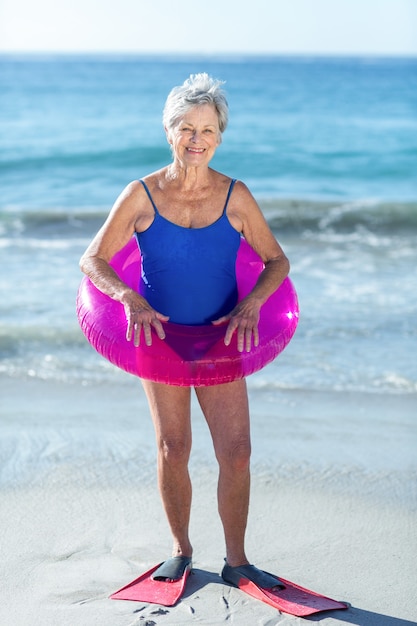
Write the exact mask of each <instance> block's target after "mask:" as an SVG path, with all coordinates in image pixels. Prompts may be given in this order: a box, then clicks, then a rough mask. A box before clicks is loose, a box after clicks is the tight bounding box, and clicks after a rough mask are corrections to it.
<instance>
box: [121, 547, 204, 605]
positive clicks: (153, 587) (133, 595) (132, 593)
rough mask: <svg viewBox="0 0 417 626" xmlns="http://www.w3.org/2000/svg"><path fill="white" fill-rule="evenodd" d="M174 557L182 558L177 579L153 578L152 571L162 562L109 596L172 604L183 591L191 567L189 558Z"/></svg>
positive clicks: (160, 564)
mask: <svg viewBox="0 0 417 626" xmlns="http://www.w3.org/2000/svg"><path fill="white" fill-rule="evenodd" d="M175 558H176V559H182V568H181V569H182V573H181V577H180V578H178V579H177V580H173V581H171V580H166V579H162V580H158V579H155V578H153V574H154V572H156V570H157V569H158V568H160V567H161V566H162V565H163V564H164V563H159V564H158V565H155V566H154V567H152V568H151V569H150V570H148V571H147V572H145V573H144V574H142V575H141V576H139V578H136V579H135V580H133V581H132V582H131V583H129V584H128V585H126V586H125V587H122V588H121V589H119V590H118V591H116V592H115V593H113V594H112V595H111V596H110V598H111V599H112V600H133V601H136V602H151V603H152V604H161V605H162V606H174V604H176V603H177V602H178V600H179V599H180V598H181V596H182V594H183V593H184V589H185V585H186V582H187V578H188V576H189V574H190V572H191V567H192V564H191V559H189V558H188V557H175Z"/></svg>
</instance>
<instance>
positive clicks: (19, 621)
mask: <svg viewBox="0 0 417 626" xmlns="http://www.w3.org/2000/svg"><path fill="white" fill-rule="evenodd" d="M131 383H132V384H131ZM0 392H1V394H2V409H1V412H2V420H1V423H0V430H1V435H2V438H1V442H2V443H1V445H0V450H1V456H2V459H3V463H2V473H1V477H2V478H1V483H0V484H1V491H2V493H1V495H2V498H1V504H0V508H1V511H2V515H1V519H2V520H3V522H2V523H1V527H2V528H1V533H0V536H1V537H2V540H1V543H2V555H3V559H2V563H1V565H0V572H1V575H2V580H3V581H4V601H3V602H2V605H1V606H0V619H1V621H2V623H3V622H4V623H10V624H13V626H27V625H28V624H32V623H33V624H41V623H42V626H56V625H57V624H59V625H60V626H74V624H77V625H78V624H79V625H80V626H84V624H85V626H87V625H88V626H90V625H94V624H100V626H106V625H108V626H139V625H142V624H144V623H149V624H151V623H152V624H158V626H160V625H163V624H166V625H167V626H174V625H178V626H180V625H181V626H185V624H188V623H190V624H191V623H195V622H197V623H203V624H221V623H223V622H225V623H227V622H228V623H236V624H239V626H246V625H247V626H254V625H255V624H259V625H266V624H267V625H269V626H273V625H275V624H277V625H278V624H282V625H284V624H289V623H294V624H302V623H304V621H301V618H294V617H289V616H287V615H285V614H280V613H278V612H277V611H276V610H275V609H273V608H272V607H269V606H267V605H265V604H263V603H261V602H259V601H257V600H254V599H252V598H249V597H248V596H246V595H245V594H243V593H242V592H240V591H239V590H237V589H234V588H231V587H228V586H227V585H225V584H223V583H222V581H221V579H220V578H219V572H220V570H221V567H222V563H223V557H224V545H223V535H222V529H221V525H220V521H219V519H218V515H217V503H216V481H217V475H216V474H217V468H216V463H215V460H214V456H213V454H212V450H211V446H210V445H209V444H210V440H209V436H208V433H207V430H206V427H205V425H204V426H203V425H202V424H203V422H202V421H201V418H200V416H199V415H198V413H197V414H196V415H195V416H194V418H193V419H194V426H193V427H194V432H195V436H194V446H195V447H194V451H193V455H192V459H191V463H190V472H191V476H192V481H193V486H194V501H193V509H192V517H191V536H192V539H193V542H194V548H195V554H194V574H193V575H192V576H191V577H190V579H189V582H188V583H187V590H186V593H185V596H184V597H183V599H182V600H181V601H180V602H179V603H178V604H177V605H176V606H175V607H172V608H169V609H165V608H164V609H161V607H159V606H156V605H147V604H144V603H132V602H122V601H112V600H109V599H108V596H109V595H110V593H112V592H114V591H115V590H116V589H117V588H120V587H121V586H122V585H124V584H127V583H128V582H129V581H130V580H132V579H133V578H135V577H137V576H138V575H139V574H140V573H142V572H143V571H145V570H146V569H149V567H151V566H152V565H154V564H155V563H157V562H159V561H160V560H163V559H164V558H166V557H167V556H169V552H170V548H171V545H170V543H171V542H170V535H169V531H168V528H167V523H166V521H165V517H164V514H163V511H162V506H161V504H160V501H159V495H158V493H157V488H156V469H155V450H154V437H153V430H152V425H151V423H150V419H149V417H148V413H147V407H146V401H145V398H144V395H143V392H142V390H141V387H140V385H137V384H136V381H134V382H132V381H131V380H130V379H127V381H126V382H123V383H122V384H120V385H117V384H115V385H112V386H108V385H106V386H102V385H91V386H88V387H82V386H75V385H64V384H57V383H53V384H51V383H49V382H44V381H38V380H28V381H24V383H23V382H22V381H18V380H12V379H6V378H5V377H2V378H0ZM262 397H263V400H262V402H261V399H260V394H258V393H257V391H256V390H252V391H251V393H250V398H251V406H252V424H253V427H252V431H253V443H254V454H253V469H252V498H251V507H250V516H249V524H248V534H247V551H248V556H249V558H250V559H251V560H252V561H253V562H254V563H255V564H256V565H258V567H261V568H263V569H266V570H268V571H272V572H274V573H276V574H277V575H281V576H282V577H283V578H286V579H288V580H292V581H294V582H296V583H298V584H300V585H302V586H305V587H307V588H310V589H313V590H315V591H317V592H319V593H323V594H325V595H328V596H330V597H333V598H335V599H337V600H341V601H345V602H348V603H349V604H350V605H351V608H349V609H348V610H347V611H336V612H334V613H329V614H326V613H324V614H319V615H318V616H317V617H313V618H309V620H307V621H313V622H315V621H320V623H323V626H336V624H337V626H341V625H342V624H360V625H361V626H411V625H412V624H415V623H416V620H417V610H416V609H415V604H414V597H415V584H414V578H415V561H416V556H417V533H416V527H417V524H416V521H417V515H416V504H417V498H416V491H415V484H416V481H415V475H416V463H415V461H414V455H413V450H415V445H413V444H415V441H416V436H415V433H416V431H415V426H414V422H415V418H414V413H413V405H414V400H415V399H414V398H413V397H411V396H410V397H407V396H390V397H388V396H384V397H372V398H370V397H369V395H367V394H364V395H358V394H354V395H352V396H349V394H337V395H336V396H335V395H332V394H323V393H317V392H315V393H309V394H299V393H296V392H283V393H279V394H277V393H275V394H274V395H273V397H272V396H271V398H269V399H268V397H266V399H265V396H262ZM274 419H275V420H276V426H275V428H273V426H274V424H275V422H274V421H273V420H274ZM271 432H272V434H271ZM413 620H414V621H413Z"/></svg>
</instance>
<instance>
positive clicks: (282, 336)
mask: <svg viewBox="0 0 417 626" xmlns="http://www.w3.org/2000/svg"><path fill="white" fill-rule="evenodd" d="M110 264H111V266H112V267H113V269H114V270H115V271H116V273H117V274H118V276H119V277H120V278H121V279H122V280H123V281H124V282H125V283H126V284H127V285H129V287H131V288H132V289H137V288H138V284H139V277H140V271H141V257H140V252H139V250H138V246H137V243H136V240H135V239H134V238H132V239H131V241H129V243H128V244H127V245H126V246H125V247H124V248H122V250H120V251H119V252H118V253H117V254H115V256H114V257H113V259H112V260H111V263H110ZM263 267H264V265H263V263H262V260H261V259H260V257H259V256H258V255H257V254H256V253H255V252H254V251H253V250H252V248H251V247H250V246H249V245H248V244H247V243H246V241H245V240H244V239H242V241H241V245H240V248H239V251H238V256H237V262H236V275H237V283H238V291H239V300H242V299H243V298H244V297H245V296H246V295H247V294H248V293H249V292H250V291H251V289H252V288H253V286H254V285H255V283H256V280H257V278H258V276H259V274H260V272H261V271H262V269H263ZM77 315H78V321H79V323H80V326H81V329H82V331H83V333H84V335H85V336H86V338H87V340H88V341H89V342H90V344H91V345H92V346H93V348H95V349H96V350H97V352H99V353H100V354H101V355H102V356H104V357H105V358H106V359H108V360H109V361H110V362H111V363H113V364H114V365H117V367H120V368H121V369H123V370H125V371H126V372H129V373H130V374H134V375H136V376H139V377H140V378H144V379H147V380H153V381H155V382H159V383H166V384H168V385H179V386H184V387H185V386H195V387H198V386H208V385H218V384H221V383H228V382H231V381H233V380H237V379H239V378H243V377H245V376H248V375H249V374H253V372H256V371H257V370H259V369H261V368H262V367H264V366H265V365H267V364H268V363H270V362H271V361H273V360H274V359H275V357H276V356H277V355H278V354H279V353H280V352H281V351H282V350H283V349H284V348H285V347H286V345H287V344H288V343H289V341H290V340H291V338H292V336H293V334H294V332H295V329H296V327H297V324H298V301H297V294H296V292H295V289H294V286H293V284H292V282H291V281H290V279H289V278H286V279H285V281H284V282H283V283H282V285H281V286H280V287H279V288H278V289H277V291H276V292H275V293H273V294H272V296H270V298H269V299H268V300H267V302H266V303H265V304H264V305H263V306H262V309H261V317H260V322H259V346H258V347H256V348H255V347H252V349H251V351H250V352H239V351H238V350H237V341H236V333H235V336H234V337H233V341H232V342H231V344H230V345H229V346H226V345H225V344H224V334H225V329H226V327H227V325H226V324H224V325H223V324H222V325H220V326H212V325H208V326H185V325H181V324H172V323H167V324H164V329H165V333H166V338H165V339H164V340H161V339H159V338H158V337H157V335H156V334H155V333H153V339H152V346H146V345H145V343H144V341H143V340H142V341H141V345H140V346H139V347H135V346H134V344H133V342H131V341H127V340H126V328H127V321H126V315H125V311H124V307H123V305H122V304H121V303H120V302H117V301H116V300H113V299H112V298H110V297H109V296H106V295H105V294H103V293H102V292H101V291H99V290H98V289H97V288H96V287H95V286H94V285H93V284H92V282H91V281H90V280H89V279H88V278H87V277H84V278H83V280H82V282H81V285H80V288H79V291H78V296H77Z"/></svg>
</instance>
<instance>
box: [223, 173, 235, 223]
mask: <svg viewBox="0 0 417 626" xmlns="http://www.w3.org/2000/svg"><path fill="white" fill-rule="evenodd" d="M235 182H236V178H232V180H231V181H230V186H229V191H228V193H227V198H226V203H225V205H224V209H223V213H222V215H226V209H227V205H228V204H229V199H230V196H231V195H232V191H233V187H234V186H235Z"/></svg>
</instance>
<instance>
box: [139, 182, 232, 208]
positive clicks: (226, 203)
mask: <svg viewBox="0 0 417 626" xmlns="http://www.w3.org/2000/svg"><path fill="white" fill-rule="evenodd" d="M139 182H140V183H142V185H143V188H144V190H145V191H146V193H147V195H148V198H149V200H150V201H151V203H152V206H153V208H154V210H155V213H157V214H158V215H159V211H158V209H157V208H156V204H155V202H154V201H153V198H152V196H151V192H150V191H149V189H148V186H147V184H146V183H145V181H144V180H142V179H140V180H139ZM235 182H236V178H232V180H231V181H230V185H229V191H228V192H227V198H226V202H225V205H224V209H223V213H222V215H226V210H227V205H228V204H229V199H230V196H231V195H232V191H233V187H234V186H235Z"/></svg>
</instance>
